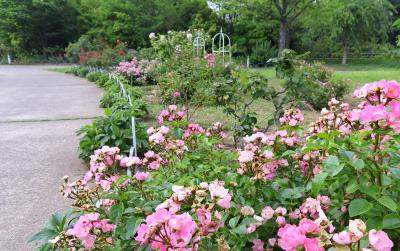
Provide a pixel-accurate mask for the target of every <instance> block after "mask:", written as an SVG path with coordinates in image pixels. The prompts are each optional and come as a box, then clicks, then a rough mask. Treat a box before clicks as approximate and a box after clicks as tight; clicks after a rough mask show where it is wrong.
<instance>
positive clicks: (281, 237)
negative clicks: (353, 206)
mask: <svg viewBox="0 0 400 251" xmlns="http://www.w3.org/2000/svg"><path fill="white" fill-rule="evenodd" d="M330 204H331V201H330V199H329V197H327V196H320V195H319V196H318V197H317V198H316V199H314V198H307V200H306V201H305V202H304V203H303V204H302V205H301V206H300V207H299V208H298V209H296V210H294V211H292V212H290V213H289V214H288V216H289V218H290V219H292V220H294V219H298V220H299V223H298V224H297V225H296V224H288V223H286V221H285V218H284V216H285V215H286V213H287V211H286V209H285V208H281V207H278V208H277V209H275V210H274V209H272V208H271V207H265V208H264V209H263V210H262V213H261V217H260V216H256V215H254V216H253V217H254V218H255V219H256V220H257V221H259V222H260V223H261V224H263V223H264V222H265V221H267V220H269V219H271V218H273V216H274V215H276V216H277V219H276V223H278V224H279V225H280V226H281V227H280V228H279V230H278V233H277V237H278V239H276V238H271V239H269V240H268V244H267V245H268V246H269V248H267V249H266V250H272V248H273V247H274V246H275V245H276V243H278V245H279V247H280V248H282V249H283V250H286V251H296V250H300V249H301V250H305V251H323V250H325V248H326V247H325V245H328V247H330V246H331V243H333V244H335V245H336V246H337V245H339V246H342V245H343V246H348V247H349V246H350V245H351V244H355V245H359V241H360V240H361V239H362V238H363V237H364V236H366V235H367V232H366V225H365V223H364V222H363V221H362V220H360V219H355V220H350V222H349V226H348V230H345V231H342V232H340V233H334V230H335V228H334V227H333V225H332V224H331V221H330V220H329V219H328V218H327V217H326V215H325V212H326V211H328V210H329V207H330ZM242 210H243V208H242ZM247 211H251V210H247ZM251 213H254V211H251ZM368 240H369V246H368V248H363V251H373V250H374V251H390V250H391V249H392V247H393V246H394V244H393V242H392V241H391V240H390V239H389V237H388V235H387V234H386V233H385V232H383V231H381V230H380V231H377V230H375V229H372V230H370V231H369V233H368ZM253 244H254V245H253V251H263V250H264V242H263V241H261V240H260V239H255V240H254V241H253Z"/></svg>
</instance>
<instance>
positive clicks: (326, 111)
mask: <svg viewBox="0 0 400 251" xmlns="http://www.w3.org/2000/svg"><path fill="white" fill-rule="evenodd" d="M328 113H329V110H328V109H326V108H325V107H324V108H322V110H321V114H322V115H326V114H328Z"/></svg>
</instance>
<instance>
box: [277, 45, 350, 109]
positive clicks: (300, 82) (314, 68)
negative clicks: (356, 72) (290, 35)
mask: <svg viewBox="0 0 400 251" xmlns="http://www.w3.org/2000/svg"><path fill="white" fill-rule="evenodd" d="M273 61H274V62H275V63H276V70H277V75H278V76H279V77H280V78H283V79H284V81H285V82H284V86H285V88H287V90H288V95H290V96H291V97H293V98H294V99H295V100H297V101H305V102H307V103H308V104H310V105H311V106H312V107H313V108H314V109H316V110H321V109H322V108H324V107H325V106H326V104H327V103H328V101H329V100H330V99H331V98H333V97H336V98H338V99H341V98H342V97H343V96H344V94H345V93H346V89H347V88H346V83H345V82H344V81H343V80H338V79H334V78H333V77H332V75H333V72H332V71H331V70H330V69H329V68H327V67H325V66H323V65H322V64H321V63H318V62H317V63H307V62H306V61H303V60H301V59H300V58H299V57H298V56H297V55H296V53H295V52H294V51H290V50H284V51H283V52H282V57H281V58H278V59H275V60H273Z"/></svg>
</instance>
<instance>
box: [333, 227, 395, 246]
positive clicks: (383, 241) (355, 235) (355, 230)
mask: <svg viewBox="0 0 400 251" xmlns="http://www.w3.org/2000/svg"><path fill="white" fill-rule="evenodd" d="M366 229H367V227H366V225H365V223H364V222H363V221H362V220H360V219H355V220H350V221H349V226H348V230H345V231H342V232H340V233H336V234H334V235H333V237H332V240H333V241H335V243H337V244H339V245H350V244H351V243H357V242H358V241H360V240H361V239H362V238H363V237H364V236H365V235H366V234H367V231H366ZM368 240H369V245H370V246H371V248H374V249H375V250H377V251H390V250H391V249H392V247H393V245H394V244H393V242H392V241H391V240H390V239H389V237H388V235H387V234H386V233H385V232H384V231H382V230H379V231H377V230H375V229H371V230H370V231H369V233H368ZM370 250H371V249H369V248H364V249H363V251H370Z"/></svg>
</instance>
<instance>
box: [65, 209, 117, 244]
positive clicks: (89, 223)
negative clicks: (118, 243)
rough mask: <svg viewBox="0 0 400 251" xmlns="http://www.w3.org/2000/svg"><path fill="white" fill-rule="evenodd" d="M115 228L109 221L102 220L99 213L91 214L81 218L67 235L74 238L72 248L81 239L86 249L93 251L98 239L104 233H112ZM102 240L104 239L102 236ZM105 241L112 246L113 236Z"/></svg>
mask: <svg viewBox="0 0 400 251" xmlns="http://www.w3.org/2000/svg"><path fill="white" fill-rule="evenodd" d="M115 227H116V226H115V225H114V224H110V223H109V220H108V219H102V220H101V219H100V214H99V213H90V214H85V215H82V216H80V217H79V219H78V220H77V221H76V222H75V223H74V224H73V226H72V228H71V229H68V230H67V232H66V234H67V235H68V236H72V237H73V238H74V239H72V240H70V241H69V242H70V243H69V244H70V246H75V245H74V243H75V241H76V239H79V240H80V241H82V244H83V246H84V247H85V249H88V250H91V249H92V248H93V247H94V245H95V241H96V238H98V237H99V236H101V235H102V234H104V233H111V232H112V231H114V229H115ZM101 238H104V237H103V236H102V237H101ZM105 241H106V242H107V243H109V244H112V242H113V239H112V237H111V235H110V236H109V237H107V238H106V239H105Z"/></svg>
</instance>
